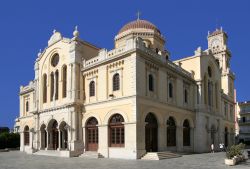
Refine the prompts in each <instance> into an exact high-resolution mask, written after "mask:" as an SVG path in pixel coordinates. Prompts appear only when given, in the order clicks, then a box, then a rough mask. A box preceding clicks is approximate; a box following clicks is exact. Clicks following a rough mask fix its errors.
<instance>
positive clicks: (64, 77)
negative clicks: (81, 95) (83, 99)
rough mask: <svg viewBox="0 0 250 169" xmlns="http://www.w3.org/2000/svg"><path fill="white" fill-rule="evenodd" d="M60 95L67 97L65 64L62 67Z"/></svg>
mask: <svg viewBox="0 0 250 169" xmlns="http://www.w3.org/2000/svg"><path fill="white" fill-rule="evenodd" d="M62 82H63V83H62V97H63V98H65V97H67V66H66V65H64V66H63V69H62Z"/></svg>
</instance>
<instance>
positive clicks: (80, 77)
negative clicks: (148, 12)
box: [16, 19, 235, 159]
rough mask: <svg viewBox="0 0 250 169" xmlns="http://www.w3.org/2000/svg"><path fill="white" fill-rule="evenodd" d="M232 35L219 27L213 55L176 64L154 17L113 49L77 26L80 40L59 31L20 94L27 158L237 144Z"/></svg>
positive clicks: (128, 30) (212, 38) (123, 33)
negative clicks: (88, 37)
mask: <svg viewBox="0 0 250 169" xmlns="http://www.w3.org/2000/svg"><path fill="white" fill-rule="evenodd" d="M226 38H227V35H226V34H225V33H224V32H223V31H222V30H216V31H215V32H213V33H211V34H209V35H208V49H207V50H204V51H203V50H201V48H198V49H197V50H196V51H195V54H194V56H191V57H186V58H183V59H181V60H177V61H174V62H172V61H171V60H170V58H169V57H170V55H169V52H168V51H167V50H166V49H165V39H164V37H163V35H162V34H161V32H160V30H159V29H158V28H157V27H156V26H155V25H153V24H152V23H150V22H148V21H145V20H139V19H138V20H136V21H133V22H130V23H128V24H127V25H125V26H124V27H123V28H122V29H121V30H120V32H119V33H118V34H117V36H116V37H115V48H114V49H113V50H111V51H107V50H106V49H100V48H98V47H95V46H94V45H92V44H90V43H88V42H85V41H84V40H81V39H80V38H79V32H78V30H77V29H76V30H75V31H74V32H73V38H71V39H69V38H64V37H63V36H62V35H61V33H59V32H57V31H54V32H53V35H52V36H51V38H50V39H49V41H48V46H47V47H46V48H45V49H44V51H42V52H39V54H38V58H37V59H36V62H35V68H34V69H35V79H34V80H33V81H31V82H30V83H29V85H27V86H25V87H21V88H20V117H19V118H18V120H17V121H16V125H19V126H20V131H19V132H20V133H21V147H20V149H21V151H25V152H28V153H37V154H39V153H40V154H43V153H45V154H47V155H50V154H53V153H54V154H55V155H58V156H79V155H81V154H82V155H83V156H84V154H87V153H88V152H89V151H94V152H96V153H97V154H98V156H102V157H107V158H127V159H138V158H141V157H142V156H143V155H145V154H146V153H147V152H150V151H174V152H207V151H209V149H210V145H211V144H212V143H213V144H215V146H218V145H219V143H222V142H224V143H225V144H226V145H230V144H233V143H234V141H233V140H234V113H233V112H234V105H235V103H234V97H235V96H234V93H233V92H232V91H233V89H234V85H233V82H234V74H233V73H232V72H231V71H230V67H229V61H230V57H231V55H230V52H229V50H228V48H227V47H226V40H227V39H226ZM214 45H215V47H216V48H214ZM217 46H219V47H217ZM224 62H226V63H224ZM28 139H29V140H30V142H28V141H27V140H28Z"/></svg>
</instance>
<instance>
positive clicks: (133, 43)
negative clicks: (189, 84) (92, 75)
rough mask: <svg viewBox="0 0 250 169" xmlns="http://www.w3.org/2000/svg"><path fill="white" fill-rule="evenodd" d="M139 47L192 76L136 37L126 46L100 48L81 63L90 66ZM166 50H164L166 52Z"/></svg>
mask: <svg viewBox="0 0 250 169" xmlns="http://www.w3.org/2000/svg"><path fill="white" fill-rule="evenodd" d="M135 48H137V49H140V50H142V51H144V52H145V53H147V54H148V55H150V56H152V57H154V58H156V59H157V60H159V61H161V62H163V63H166V64H167V65H168V66H170V67H172V68H173V69H175V70H177V71H179V72H181V73H183V74H185V75H186V76H188V77H192V74H191V73H190V72H188V71H186V70H184V69H183V68H181V67H180V66H178V65H176V64H174V63H172V62H171V61H169V60H166V57H165V56H164V55H162V54H158V53H156V52H155V51H154V50H152V49H149V48H147V47H145V45H144V43H143V41H142V39H141V38H137V39H130V40H128V45H126V47H121V48H117V49H113V50H111V51H109V52H107V50H105V49H102V50H101V51H100V52H99V54H98V56H96V57H94V58H92V59H90V60H87V61H86V62H85V63H84V64H83V65H84V67H85V68H86V67H90V66H92V65H94V64H96V63H98V62H100V61H103V60H105V59H108V58H111V57H114V56H117V55H120V54H122V53H125V52H127V51H129V50H131V49H135ZM167 53H168V52H167V51H166V54H167Z"/></svg>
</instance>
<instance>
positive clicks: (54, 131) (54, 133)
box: [51, 120, 59, 150]
mask: <svg viewBox="0 0 250 169" xmlns="http://www.w3.org/2000/svg"><path fill="white" fill-rule="evenodd" d="M51 134H52V136H51V138H52V140H51V141H52V142H51V143H52V149H53V150H57V148H58V145H59V144H58V141H59V140H58V123H57V121H56V120H55V121H54V122H53V124H52V129H51Z"/></svg>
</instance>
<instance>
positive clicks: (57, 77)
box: [55, 70, 59, 100]
mask: <svg viewBox="0 0 250 169" xmlns="http://www.w3.org/2000/svg"><path fill="white" fill-rule="evenodd" d="M58 74H59V73H58V70H57V71H56V73H55V76H56V93H55V100H58V87H59V82H58V81H59V75H58Z"/></svg>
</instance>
